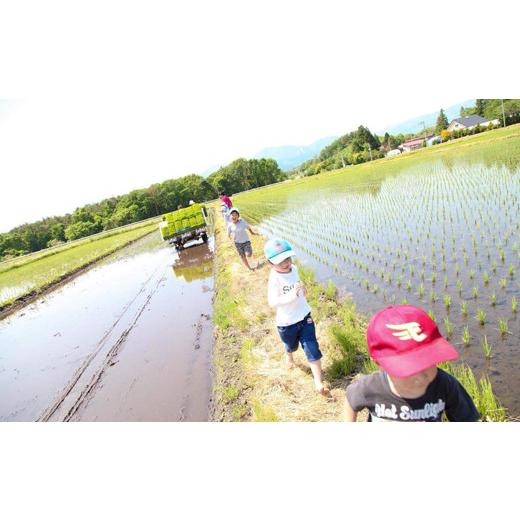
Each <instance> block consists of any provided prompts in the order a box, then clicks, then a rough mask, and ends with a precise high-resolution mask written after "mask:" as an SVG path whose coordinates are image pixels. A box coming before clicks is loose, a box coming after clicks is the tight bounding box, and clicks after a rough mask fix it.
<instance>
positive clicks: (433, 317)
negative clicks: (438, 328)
mask: <svg viewBox="0 0 520 520" xmlns="http://www.w3.org/2000/svg"><path fill="white" fill-rule="evenodd" d="M428 316H429V317H430V318H431V319H432V320H433V321H437V319H436V318H435V313H434V312H433V310H432V309H430V310H429V311H428Z"/></svg>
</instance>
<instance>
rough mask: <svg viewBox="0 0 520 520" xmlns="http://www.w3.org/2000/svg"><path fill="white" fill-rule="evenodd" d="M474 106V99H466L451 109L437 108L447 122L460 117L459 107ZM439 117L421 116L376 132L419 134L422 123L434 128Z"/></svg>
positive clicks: (431, 115)
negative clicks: (442, 112) (441, 110)
mask: <svg viewBox="0 0 520 520" xmlns="http://www.w3.org/2000/svg"><path fill="white" fill-rule="evenodd" d="M474 105H475V100H474V99H468V100H467V101H463V102H462V103H457V104H456V105H453V106H451V107H447V108H445V107H439V111H440V109H441V108H442V109H443V110H444V113H445V114H446V117H447V118H448V121H451V120H452V119H455V118H456V117H459V116H460V107H462V106H463V107H465V108H468V107H472V106H474ZM438 116H439V112H434V113H432V114H423V115H422V116H417V117H414V118H413V119H409V120H408V121H405V122H404V123H399V124H398V125H395V126H391V127H388V128H385V129H384V130H382V131H381V132H377V133H378V134H384V133H385V132H388V133H389V134H393V135H396V134H416V133H417V132H420V131H421V130H422V129H423V121H424V124H425V126H426V128H428V127H429V126H434V125H435V122H436V121H437V117H438Z"/></svg>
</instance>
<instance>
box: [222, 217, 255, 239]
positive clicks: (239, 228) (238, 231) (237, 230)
mask: <svg viewBox="0 0 520 520" xmlns="http://www.w3.org/2000/svg"><path fill="white" fill-rule="evenodd" d="M227 229H228V234H231V233H232V234H233V240H234V241H235V242H237V243H238V244H243V243H244V242H249V240H250V239H249V235H248V234H247V231H246V229H251V226H250V225H249V222H246V221H245V220H244V219H243V218H241V219H239V220H238V222H237V223H236V224H234V223H233V221H232V220H230V221H229V223H228V226H227Z"/></svg>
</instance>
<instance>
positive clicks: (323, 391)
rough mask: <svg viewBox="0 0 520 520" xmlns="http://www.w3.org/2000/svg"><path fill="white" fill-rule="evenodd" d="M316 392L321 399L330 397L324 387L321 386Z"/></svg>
mask: <svg viewBox="0 0 520 520" xmlns="http://www.w3.org/2000/svg"><path fill="white" fill-rule="evenodd" d="M316 392H318V393H319V394H320V395H322V396H323V397H330V390H329V389H328V388H327V387H326V386H322V387H321V388H317V389H316Z"/></svg>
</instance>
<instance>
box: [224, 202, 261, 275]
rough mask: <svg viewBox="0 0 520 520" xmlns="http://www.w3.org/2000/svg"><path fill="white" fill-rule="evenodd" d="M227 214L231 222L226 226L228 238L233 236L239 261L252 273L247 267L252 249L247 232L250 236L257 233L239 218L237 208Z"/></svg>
mask: <svg viewBox="0 0 520 520" xmlns="http://www.w3.org/2000/svg"><path fill="white" fill-rule="evenodd" d="M229 214H230V217H231V221H230V222H229V224H228V226H227V234H228V237H229V238H230V239H231V235H233V240H234V242H235V247H236V249H237V251H238V254H239V255H240V259H241V260H242V262H243V263H244V265H245V266H246V267H247V268H248V269H249V270H250V271H252V270H253V268H252V267H251V266H250V265H249V262H248V261H247V259H248V258H251V256H252V254H253V248H252V247H251V241H250V240H249V236H248V234H247V232H248V231H249V232H250V233H251V234H252V235H258V234H259V233H255V232H254V231H253V228H252V227H251V226H250V225H249V223H248V222H246V221H245V220H244V219H242V218H240V212H239V211H238V209H237V208H231V210H230V212H229Z"/></svg>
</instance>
